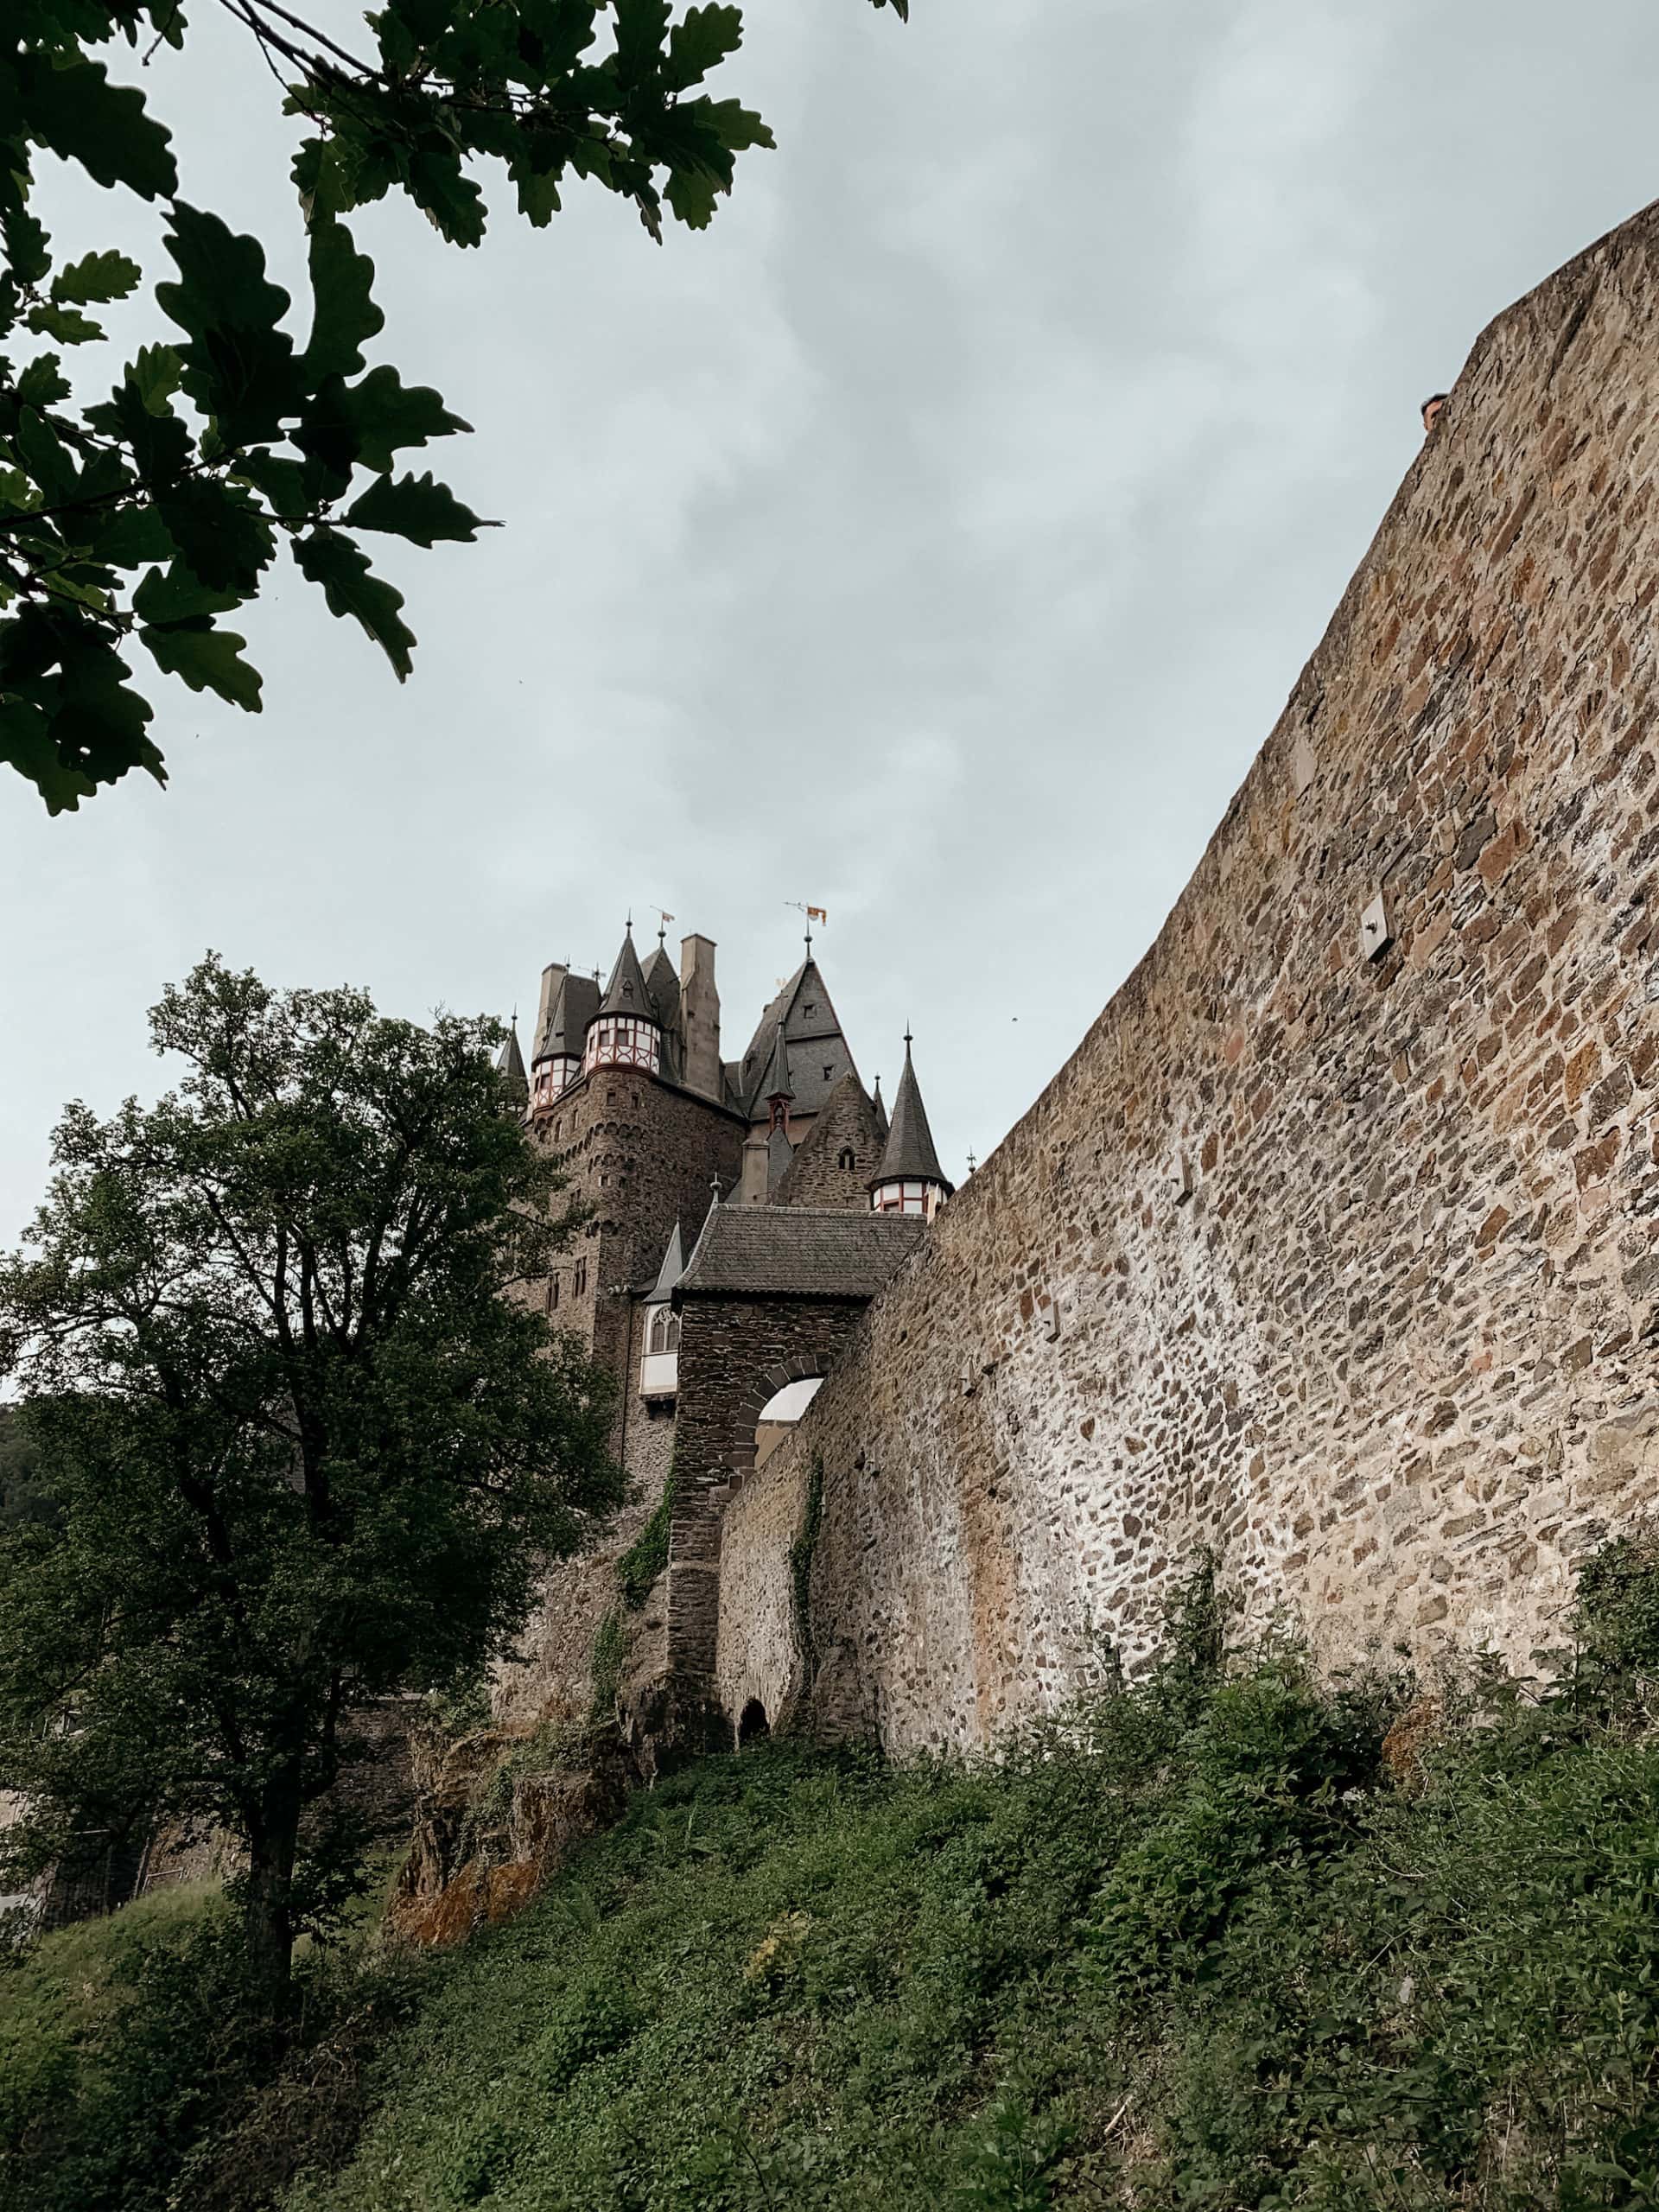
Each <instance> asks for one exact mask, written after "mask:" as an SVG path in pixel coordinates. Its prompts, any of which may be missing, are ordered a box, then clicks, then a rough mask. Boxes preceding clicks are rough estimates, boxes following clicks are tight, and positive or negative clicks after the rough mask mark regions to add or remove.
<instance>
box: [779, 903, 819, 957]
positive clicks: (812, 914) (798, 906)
mask: <svg viewBox="0 0 1659 2212" xmlns="http://www.w3.org/2000/svg"><path fill="white" fill-rule="evenodd" d="M784 904H785V906H787V907H788V908H789V910H790V912H791V913H793V914H804V915H805V916H806V949H807V950H808V951H809V952H810V951H811V950H812V925H813V923H814V922H822V923H823V926H824V927H825V929H828V928H829V908H828V907H827V906H806V905H804V903H803V902H802V901H801V900H800V899H785V901H784Z"/></svg>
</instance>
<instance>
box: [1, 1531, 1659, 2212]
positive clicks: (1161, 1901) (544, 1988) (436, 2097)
mask: <svg viewBox="0 0 1659 2212" xmlns="http://www.w3.org/2000/svg"><path fill="white" fill-rule="evenodd" d="M1580 1628H1581V1634H1580V1644H1579V1649H1578V1651H1577V1654H1576V1656H1575V1657H1574V1659H1573V1662H1571V1663H1570V1665H1568V1666H1567V1668H1566V1669H1565V1671H1564V1672H1563V1673H1562V1675H1561V1676H1560V1679H1559V1681H1557V1683H1556V1685H1555V1687H1554V1688H1553V1689H1552V1690H1551V1691H1549V1692H1548V1694H1546V1695H1544V1696H1542V1697H1532V1696H1528V1695H1523V1694H1522V1693H1521V1692H1520V1691H1519V1690H1518V1689H1517V1688H1516V1686H1515V1685H1513V1684H1511V1683H1510V1682H1508V1681H1504V1680H1503V1678H1502V1677H1501V1676H1498V1675H1491V1676H1490V1677H1488V1678H1485V1679H1482V1680H1477V1681H1472V1682H1471V1683H1468V1684H1465V1686H1464V1688H1463V1689H1462V1691H1461V1692H1460V1693H1458V1694H1452V1695H1451V1696H1449V1697H1448V1698H1447V1699H1446V1700H1443V1701H1440V1700H1422V1699H1421V1698H1419V1699H1415V1700H1414V1701H1412V1702H1411V1703H1410V1705H1409V1709H1408V1710H1407V1711H1406V1713H1405V1719H1404V1721H1403V1723H1402V1725H1398V1726H1396V1725H1395V1724H1396V1723H1399V1722H1401V1716H1402V1710H1404V1709H1405V1708H1406V1707H1407V1701H1408V1700H1411V1699H1412V1692H1411V1688H1410V1686H1409V1685H1405V1684H1386V1683H1370V1684H1363V1685H1362V1684H1356V1685H1351V1686H1349V1687H1347V1688H1341V1687H1338V1688H1335V1689H1332V1690H1321V1689H1319V1688H1318V1687H1316V1686H1315V1685H1314V1684H1313V1681H1311V1680H1310V1679H1309V1677H1308V1676H1307V1675H1306V1672H1305V1670H1304V1669H1303V1668H1302V1667H1301V1666H1300V1663H1299V1662H1298V1661H1297V1659H1296V1657H1295V1656H1294V1654H1289V1653H1282V1652H1278V1653H1275V1652H1271V1651H1269V1652H1266V1653H1258V1654H1256V1655H1255V1656H1254V1657H1253V1658H1251V1659H1250V1660H1249V1662H1248V1663H1245V1662H1237V1661H1235V1662H1234V1663H1233V1665H1232V1666H1231V1667H1230V1668H1229V1667H1223V1666H1221V1665H1220V1664H1218V1663H1217V1636H1216V1632H1215V1621H1214V1616H1213V1611H1212V1609H1211V1606H1210V1604H1209V1600H1208V1594H1207V1586H1206V1585H1205V1583H1204V1582H1203V1581H1202V1580H1200V1581H1199V1582H1198V1584H1197V1585H1195V1586H1194V1588H1193V1590H1192V1592H1190V1593H1189V1597H1188V1601H1187V1603H1186V1605H1185V1609H1184V1611H1182V1613H1181V1615H1180V1617H1179V1618H1178V1619H1176V1620H1175V1621H1174V1622H1173V1624H1172V1637H1171V1642H1170V1645H1169V1647H1168V1649H1167V1650H1166V1656H1165V1660H1164V1662H1163V1664H1162V1666H1161V1667H1160V1671H1159V1673H1158V1675H1157V1676H1156V1678H1155V1679H1154V1680H1153V1681H1150V1682H1148V1683H1147V1684H1145V1685H1143V1686H1141V1687H1139V1688H1135V1689H1132V1690H1129V1691H1128V1692H1125V1693H1122V1694H1116V1695H1114V1696H1109V1697H1104V1698H1102V1699H1100V1700H1096V1701H1095V1702H1094V1703H1092V1704H1090V1706H1089V1707H1085V1708H1083V1709H1081V1710H1079V1711H1078V1712H1077V1713H1075V1714H1073V1715H1072V1716H1071V1717H1070V1718H1069V1719H1068V1720H1067V1721H1066V1723H1065V1725H1064V1726H1053V1727H1051V1728H1049V1729H1047V1730H1046V1731H1044V1732H1039V1733H1037V1734H1034V1735H1033V1736H1032V1737H1030V1738H1027V1739H1026V1740H1025V1741H1024V1742H1023V1743H1021V1744H1020V1745H1018V1746H1016V1747H1015V1748H1014V1750H1013V1751H1011V1753H1010V1755H1009V1756H1008V1757H1007V1759H1006V1760H1005V1761H1003V1762H1002V1763H1001V1764H998V1765H995V1766H992V1765H989V1764H983V1765H976V1766H964V1765H963V1764H954V1763H948V1762H932V1763H926V1764H918V1765H915V1766H912V1767H908V1768H904V1769H893V1768H889V1767H887V1766H884V1765H883V1764H881V1763H880V1762H879V1761H878V1760H877V1759H876V1758H874V1757H873V1756H871V1755H868V1754H852V1753H846V1754H841V1755H836V1756H828V1755H823V1754H814V1753H812V1752H810V1751H807V1750H805V1749H797V1748H792V1747H790V1746H788V1745H771V1746H766V1747H762V1748H760V1749H759V1750H755V1751H746V1752H745V1753H744V1754H742V1755H741V1757H740V1758H732V1759H721V1760H713V1761H709V1762H707V1763H705V1764H702V1765H701V1766H699V1767H697V1768H696V1769H695V1770H691V1771H689V1772H687V1773H685V1774H683V1775H681V1776H679V1777H676V1778H675V1779H673V1780H671V1781H670V1782H668V1783H664V1784H663V1785H661V1786H659V1787H658V1789H656V1790H655V1791H654V1792H653V1793H652V1794H651V1795H649V1796H641V1797H639V1798H638V1799H636V1800H635V1802H634V1803H633V1805H632V1808H631V1810H630V1812H629V1814H628V1816H627V1817H626V1820H625V1821H623V1823H622V1824H621V1826H620V1827H619V1828H618V1829H616V1830H615V1831H614V1832H613V1833H612V1834H610V1835H608V1836H606V1837H604V1838H602V1839H601V1840H598V1841H597V1842H596V1843H594V1844H593V1845H591V1846H590V1847H588V1848H587V1849H585V1850H584V1851H583V1852H582V1854H581V1855H580V1857H579V1858H578V1859H577V1860H576V1861H575V1862H574V1863H573V1864H572V1865H571V1866H569V1868H568V1869H567V1870H566V1871H565V1872H563V1873H562V1874H561V1875H559V1876H557V1877H556V1878H554V1879H553V1880H552V1881H550V1883H549V1885H547V1887H546V1889H545V1891H543V1895H542V1896H541V1897H540V1898H539V1899H538V1900H537V1903H536V1904H534V1905H533V1906H532V1907H531V1909H530V1910H528V1911H526V1912H525V1913H524V1915H523V1916H521V1917H520V1918H519V1919H518V1921H516V1922H514V1923H512V1924H511V1925H509V1926H507V1927H506V1928H505V1929H500V1930H499V1931H497V1932H495V1933H493V1934H492V1935H488V1936H484V1937H481V1938H480V1939H478V1940H476V1941H474V1942H473V1943H472V1944H471V1945H470V1946H468V1947H467V1948H465V1949H463V1950H461V1951H460V1952H457V1953H454V1954H452V1955H447V1956H443V1957H439V1958H433V1959H427V1960H422V1961H410V1960H407V1959H404V1960H401V1961H400V1960H397V1959H394V1958H392V1957H391V1956H389V1955H385V1954H384V1953H382V1952H379V1951H378V1950H377V1949H375V1948H373V1947H372V1946H371V1947H370V1948H367V1949H366V1950H364V1951H362V1952H360V1953H359V1955H356V1956H353V1955H349V1954H344V1953H343V1954H340V1955H336V1956H334V1958H333V1959H332V1960H323V1959H313V1960H311V1961H308V1963H307V1964H306V1966H305V1967H304V1969H303V1970H302V1986H304V1987H305V1988H306V1989H307V1991H308V2004H309V2005H310V2006H311V2008H312V2010H311V2013H310V2016H309V2018H308V2021H307V2023H306V2024H304V2025H303V2026H302V2028H300V2029H296V2030H295V2031H293V2032H292V2041H291V2043H290V2045H289V2048H288V2049H287V2050H285V2051H283V2052H277V2051H276V2050H264V2051H263V2052H249V2053H244V2054H242V2055H240V2056H232V2058H231V2059H229V2060H228V2061H225V2062H223V2063H219V2062H214V2063H209V2061H208V2056H207V2054H209V2053H210V2052H213V2051H214V2050H217V2049H218V2048H219V2046H218V2044H217V2043H216V2041H215V2037H214V2033H213V2018H212V2015H213V2013H214V2011H215V2005H214V2001H213V1999H212V1997H211V1995H204V1994H203V1992H204V1990H205V1989H206V1988H207V1986H208V1985H209V1984H210V1983H211V1981H212V1974H211V1973H209V1974H206V1975H205V1976H204V1975H203V1974H192V1973H191V1972H190V1971H189V1970H188V1961H189V1959H190V1958H191V1957H192V1955H197V1956H207V1957H208V1958H210V1959H211V1957H212V1956H213V1945H214V1944H215V1943H216V1942H219V1943H222V1942H223V1940H224V1938H223V1935H222V1932H220V1933H219V1934H215V1929H217V1928H218V1927H219V1923H216V1922H215V1921H214V1920H213V1917H212V1916H209V1917H208V1918H207V1920H206V1921H205V1922H200V1923H198V1925H197V1927H196V1929H195V1930H194V1933H192V1934H188V1935H184V1934H181V1930H180V1927H179V1925H178V1924H177V1923H174V1924H172V1925H171V1926H169V1927H168V1928H165V1929H156V1930H154V1931H152V1932H143V1931H141V1929H139V1927H138V1925H137V1923H136V1922H135V1923H133V1926H132V1930H131V1933H130V1935H127V1936H121V1935H120V1933H119V1931H120V1930H121V1928H122V1922H121V1921H118V1922H116V1923H111V1925H110V1926H109V1927H108V1928H107V1929H105V1931H103V1933H102V1935H101V1936H96V1937H95V1936H93V1935H92V1932H91V1931H88V1930H72V1931H68V1932H67V1934H66V1935H63V1936H56V1937H54V1938H52V1939H51V1940H50V1941H49V1942H47V1943H46V1944H44V1945H42V1946H41V1947H39V1948H37V1949H36V1950H35V1952H34V1953H33V1954H32V1955H30V1956H29V1958H28V1960H27V1961H25V1962H24V1963H22V1964H21V1965H19V1966H17V1967H14V1968H13V1970H12V1972H11V1974H10V1975H9V1976H6V1977H0V2082H3V2083H4V2084H5V2085H6V2086H5V2087H4V2088H0V2144H3V2146H4V2147H3V2158H4V2164H3V2165H0V2200H3V2201H4V2202H6V2203H7V2204H8V2205H9V2206H10V2205H16V2206H17V2207H18V2208H19V2212H48V2208H49V2212H67V2208H68V2207H69V2206H71V2205H82V2204H89V2203H95V2204H98V2205H99V2206H105V2205H107V2206H111V2207H121V2208H124V2212H126V2209H127V2208H130V2209H131V2212H137V2208H141V2207H142V2208H145V2209H146V2212H148V2208H151V2207H156V2208H159V2207H162V2206H163V2205H167V2204H173V2203H176V2204H180V2205H186V2204H188V2205H189V2206H191V2207H193V2208H196V2207H207V2206H213V2205H226V2206H229V2205H237V2206H246V2207H251V2206H254V2205H256V2204H266V2203H270V2204H280V2205H282V2206H283V2207H285V2208H286V2212H449V2208H460V2207H467V2206H486V2207H489V2208H491V2212H670V2208H673V2212H682V2208H684V2212H692V2208H696V2212H705V2209H706V2212H725V2208H731V2212H737V2209H738V2208H742V2209H743V2212H750V2208H761V2207H766V2206H778V2207H788V2208H791V2212H793V2209H794V2208H815V2207H823V2208H829V2207H832V2206H833V2207H837V2208H839V2207H858V2206H868V2207H877V2206H880V2207H893V2206H902V2207H908V2206H914V2207H934V2206H943V2207H949V2208H957V2212H1027V2208H1033V2212H1034V2208H1039V2207H1046V2206H1051V2205H1052V2206H1090V2205H1100V2206H1109V2205H1134V2206H1143V2207H1147V2208H1152V2207H1160V2208H1161V2207H1166V2206H1187V2205H1191V2206H1212V2207H1217V2208H1231V2207H1243V2206H1249V2207H1263V2208H1269V2207H1285V2206H1298V2207H1304V2206H1305V2207H1310V2208H1315V2207H1316V2208H1332V2212H1334V2209H1335V2208H1337V2207H1342V2208H1344V2212H1346V2208H1351V2207H1355V2206H1362V2207H1376V2208H1378V2212H1385V2209H1386V2212H1402V2208H1406V2209H1407V2212H1417V2208H1430V2207H1433V2208H1440V2207H1452V2206H1458V2207H1466V2206H1481V2207H1494V2208H1496V2207H1516V2208H1519V2207H1523V2206H1525V2207H1536V2206H1548V2205H1560V2206H1563V2207H1567V2208H1574V2209H1576V2208H1590V2207H1613V2206H1638V2205H1649V2204H1652V2203H1654V2202H1659V2100H1656V2097H1655V2094H1654V2082H1655V2074H1656V2064H1659V1910H1656V1885H1659V1738H1656V1736H1655V1735H1654V1734H1653V1733H1652V1732H1651V1730H1650V1725H1649V1710H1648V1685H1649V1681H1650V1679H1651V1678H1652V1677H1653V1675H1655V1673H1656V1672H1659V1667H1656V1661H1659V1574H1656V1571H1655V1565H1654V1558H1653V1554H1652V1548H1651V1547H1650V1546H1649V1544H1648V1543H1647V1541H1646V1540H1645V1539H1643V1540H1637V1541H1624V1542H1622V1543H1620V1544H1618V1545H1615V1546H1613V1547H1611V1548H1610V1549H1609V1550H1608V1551H1606V1552H1605V1553H1604V1554H1602V1555H1601V1558H1600V1560H1599V1561H1597V1562H1595V1563H1594V1564H1593V1565H1592V1570H1591V1572H1590V1573H1589V1574H1588V1575H1587V1577H1586V1586H1585V1591H1584V1600H1583V1608H1582V1619H1581V1623H1580ZM128 1917H130V1916H124V1918H128ZM118 1941H119V1942H125V1943H126V1945H127V1947H128V1953H129V1955H128V1956H127V1957H126V1958H125V1960H124V1962H123V1963H122V1964H121V1965H120V1967H119V1969H118V1970H115V1969H112V1968H110V1967H107V1966H105V1967H103V1968H101V1969H100V1972H101V1973H102V1974H103V1975H104V1977H105V1978H104V1980H103V1981H102V1983H101V1984H100V1989H101V1994H100V1997H99V2002H98V2004H97V2005H95V2006H88V2005H85V2004H83V2005H81V2006H80V2008H79V2012H78V2013H73V2016H72V2017H69V2018H66V2019H65V2020H63V2021H56V2020H54V2018H53V2006H52V1999H51V1993H52V1989H53V1987H54V1985H56V1986H59V1987H60V1988H61V1987H67V1985H68V1984H70V1983H72V1982H73V1980H74V1979H75V1977H76V1976H78V1975H79V1976H80V1977H82V1978H83V1979H84V1978H85V1976H86V1948H87V1946H88V1945H89V1944H90V1943H95V1942H102V1943H103V1944H104V1945H105V1947H108V1946H111V1945H113V1944H115V1943H116V1942H118ZM203 1947H207V1948H206V1949H205V1950H204V1949H203ZM158 1959H170V1960H171V1961H172V1963H171V1965H170V1966H160V1965H158V1964H157V1961H158ZM144 1961H148V1963H147V1964H146V1963H144ZM7 2020H10V2023H11V2028H10V2043H8V2042H7V2041H6V2040H5V2037H6V2036H7V2033H8V2031H7V2028H6V2025H5V2023H6V2021H7ZM25 2020H27V2021H28V2022H29V2023H31V2026H30V2028H29V2038H24V2039H23V2040H29V2039H30V2038H32V2041H31V2043H30V2050H31V2053H32V2055H31V2056H27V2057H26V2056H23V2054H22V2050H20V2038H19V2034H18V2029H19V2025H20V2024H21V2023H22V2022H23V2021H25ZM169 2034H170V2036H171V2038H172V2039H171V2041H169V2040H168V2036H169ZM163 2047H165V2049H166V2051H167V2061H166V2064H165V2065H164V2066H163V2065H162V2063H161V2054H162V2049H163ZM198 2071H199V2073H200V2077H201V2078H200V2079H197V2078H195V2076H196V2074H197V2072H198ZM181 2075H185V2076H189V2077H191V2078H192V2094H194V2096H195V2099H196V2108H195V2110H194V2113H189V2112H185V2111H181V2103H188V2096H185V2097H181V2093H180V2091H179V2089H178V2088H177V2086H176V2085H177V2082H178V2080H179V2078H180V2076H181ZM158 2082H167V2083H171V2084H173V2085H174V2086H173V2087H172V2088H168V2089H166V2090H165V2091H164V2092H163V2093H160V2094H158V2086H157V2085H158ZM158 2115H159V2116H158ZM304 2169H308V2171H302V2170H304Z"/></svg>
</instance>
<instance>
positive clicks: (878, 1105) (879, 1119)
mask: <svg viewBox="0 0 1659 2212" xmlns="http://www.w3.org/2000/svg"><path fill="white" fill-rule="evenodd" d="M870 1103H871V1104H872V1105H873V1106H874V1108H875V1126H876V1128H877V1129H878V1130H879V1131H880V1137H881V1141H882V1143H883V1144H884V1145H885V1144H886V1142H887V1101H886V1100H885V1099H884V1098H883V1097H882V1096H881V1078H880V1076H877V1077H876V1078H875V1096H874V1098H873V1099H872V1100H871V1101H870Z"/></svg>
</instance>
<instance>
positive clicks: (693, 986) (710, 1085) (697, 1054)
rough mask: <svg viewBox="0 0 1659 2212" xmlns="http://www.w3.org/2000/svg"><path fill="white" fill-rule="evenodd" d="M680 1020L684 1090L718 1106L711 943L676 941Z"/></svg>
mask: <svg viewBox="0 0 1659 2212" xmlns="http://www.w3.org/2000/svg"><path fill="white" fill-rule="evenodd" d="M680 1019H681V1020H682V1021H683V1023H684V1025H685V1087H686V1089H687V1090H695V1091H696V1092H697V1093H699V1095H700V1096H702V1097H704V1098H712V1099H714V1100H715V1103H719V1100H720V1095H721V1077H720V993H719V992H718V991H717V990H716V989H715V941H714V939H713V938H710V937H688V938H682V939H681V940H680Z"/></svg>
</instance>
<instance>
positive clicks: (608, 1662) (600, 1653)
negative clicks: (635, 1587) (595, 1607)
mask: <svg viewBox="0 0 1659 2212" xmlns="http://www.w3.org/2000/svg"><path fill="white" fill-rule="evenodd" d="M627 1656H628V1632H627V1630H626V1627H625V1626H624V1624H623V1620H622V1616H621V1614H620V1612H616V1611H612V1612H608V1613H607V1614H606V1616H605V1618H604V1619H603V1620H602V1621H601V1623H600V1624H599V1630H598V1633H597V1634H596V1635H595V1636H594V1658H593V1673H594V1707H593V1712H594V1719H595V1720H608V1719H610V1718H611V1717H612V1715H613V1713H614V1712H615V1709H616V1694H617V1691H618V1690H619V1689H620V1688H621V1686H622V1667H623V1662H624V1661H625V1660H626V1658H627Z"/></svg>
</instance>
